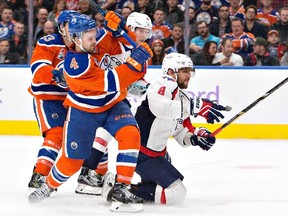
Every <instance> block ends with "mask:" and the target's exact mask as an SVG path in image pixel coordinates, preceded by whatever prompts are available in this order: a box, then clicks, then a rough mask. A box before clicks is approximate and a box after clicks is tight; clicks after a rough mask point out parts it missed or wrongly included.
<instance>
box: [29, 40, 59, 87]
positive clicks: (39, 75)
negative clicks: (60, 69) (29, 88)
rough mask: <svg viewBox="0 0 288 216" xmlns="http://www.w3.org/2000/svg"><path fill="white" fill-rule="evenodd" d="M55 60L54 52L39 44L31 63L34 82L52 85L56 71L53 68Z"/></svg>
mask: <svg viewBox="0 0 288 216" xmlns="http://www.w3.org/2000/svg"><path fill="white" fill-rule="evenodd" d="M53 59H54V53H53V50H51V49H49V48H47V46H44V45H43V44H40V43H39V42H38V43H37V46H36V48H35V50H34V52H33V55H32V58H31V62H30V63H31V66H30V68H31V72H32V74H33V80H32V81H33V82H34V83H47V84H50V83H51V80H52V78H53V74H52V70H53V69H54V67H53V66H52V61H53Z"/></svg>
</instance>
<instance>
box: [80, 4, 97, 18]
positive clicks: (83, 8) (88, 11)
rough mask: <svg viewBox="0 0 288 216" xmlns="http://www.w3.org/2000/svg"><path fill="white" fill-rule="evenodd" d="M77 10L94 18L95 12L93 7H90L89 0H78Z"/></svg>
mask: <svg viewBox="0 0 288 216" xmlns="http://www.w3.org/2000/svg"><path fill="white" fill-rule="evenodd" d="M78 12H79V13H81V14H85V15H87V16H90V17H91V18H94V15H95V13H96V11H95V9H94V8H92V7H91V5H90V2H89V0H79V10H78Z"/></svg>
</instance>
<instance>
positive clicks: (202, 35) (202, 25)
mask: <svg viewBox="0 0 288 216" xmlns="http://www.w3.org/2000/svg"><path fill="white" fill-rule="evenodd" d="M197 31H198V35H199V36H196V37H194V38H192V40H191V41H190V45H189V50H190V52H191V53H195V52H196V53H197V52H200V51H201V50H202V48H203V47H204V44H205V43H206V42H207V41H214V42H216V44H219V42H220V38H219V37H216V36H214V35H212V34H210V32H209V27H208V25H207V23H206V22H205V21H204V20H202V21H199V22H197Z"/></svg>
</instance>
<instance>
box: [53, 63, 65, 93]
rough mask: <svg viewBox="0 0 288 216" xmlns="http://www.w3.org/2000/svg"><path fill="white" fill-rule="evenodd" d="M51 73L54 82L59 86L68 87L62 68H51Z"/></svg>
mask: <svg viewBox="0 0 288 216" xmlns="http://www.w3.org/2000/svg"><path fill="white" fill-rule="evenodd" d="M52 74H53V80H54V81H55V82H56V84H57V85H58V86H59V87H61V88H65V89H66V88H68V85H67V83H66V80H65V77H64V74H63V68H54V69H53V70H52Z"/></svg>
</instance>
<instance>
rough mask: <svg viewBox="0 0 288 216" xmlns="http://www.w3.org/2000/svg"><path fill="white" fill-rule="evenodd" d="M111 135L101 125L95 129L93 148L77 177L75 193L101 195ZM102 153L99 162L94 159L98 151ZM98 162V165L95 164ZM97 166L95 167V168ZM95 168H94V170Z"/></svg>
mask: <svg viewBox="0 0 288 216" xmlns="http://www.w3.org/2000/svg"><path fill="white" fill-rule="evenodd" d="M111 139H112V136H111V135H110V134H109V133H108V132H107V131H106V130H105V129H104V128H102V127H100V128H98V129H97V130H96V136H95V139H94V142H93V150H92V152H91V156H90V158H89V159H87V160H85V161H84V163H83V166H82V168H81V172H80V175H79V177H78V180H77V181H78V185H77V187H76V189H75V192H76V193H79V194H89V195H101V192H102V186H103V178H104V175H105V173H106V172H107V170H108V152H107V145H108V143H109V142H110V140H111ZM99 151H100V153H103V154H104V155H103V156H102V158H101V160H100V162H99V161H98V160H95V159H96V158H98V157H97V154H98V152H99ZM97 164H98V166H97ZM96 167H97V168H96ZM95 169H96V170H95Z"/></svg>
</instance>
